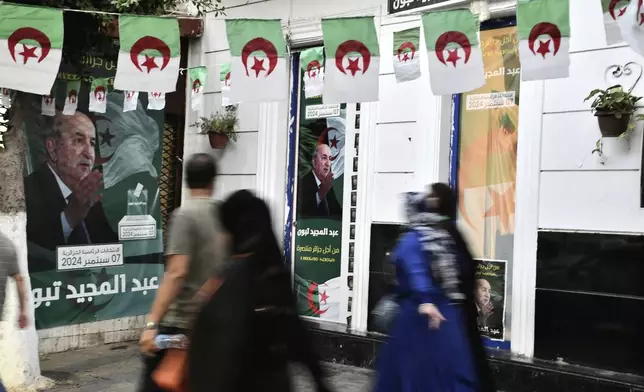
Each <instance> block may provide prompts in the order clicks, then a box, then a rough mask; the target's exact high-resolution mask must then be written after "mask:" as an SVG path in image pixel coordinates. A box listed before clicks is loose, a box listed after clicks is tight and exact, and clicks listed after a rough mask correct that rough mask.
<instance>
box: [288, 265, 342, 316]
mask: <svg viewBox="0 0 644 392" xmlns="http://www.w3.org/2000/svg"><path fill="white" fill-rule="evenodd" d="M294 279H295V282H296V285H295V287H296V295H297V297H298V299H299V301H298V302H299V303H301V304H305V305H306V306H305V307H303V309H301V312H302V313H301V314H302V316H308V317H316V318H320V319H323V320H329V321H339V320H340V315H341V311H342V300H343V299H344V298H345V297H346V289H345V288H344V287H343V278H342V277H337V278H332V279H329V280H327V281H326V282H324V283H315V282H312V281H307V280H305V279H303V278H301V277H300V276H298V275H295V278H294Z"/></svg>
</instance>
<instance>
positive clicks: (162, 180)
mask: <svg viewBox="0 0 644 392" xmlns="http://www.w3.org/2000/svg"><path fill="white" fill-rule="evenodd" d="M177 136H178V135H177V129H176V127H174V126H173V125H172V124H169V123H166V124H165V125H164V128H163V145H162V151H161V175H160V176H159V195H160V197H161V229H162V230H163V232H164V233H165V230H166V227H167V224H168V220H169V219H170V214H171V213H172V211H173V210H174V208H175V206H176V204H175V203H176V196H177V189H176V184H177V179H176V173H177V170H176V169H177V168H176V164H177V163H176V159H175V157H176V156H177V143H178V140H177V139H178V137H177ZM165 240H166V236H163V243H164V245H165Z"/></svg>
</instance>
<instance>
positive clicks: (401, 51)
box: [398, 42, 416, 62]
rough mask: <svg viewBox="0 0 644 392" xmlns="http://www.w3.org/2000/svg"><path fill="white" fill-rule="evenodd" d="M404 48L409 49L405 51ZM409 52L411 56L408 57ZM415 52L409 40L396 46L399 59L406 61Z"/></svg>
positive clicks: (412, 56) (414, 47)
mask: <svg viewBox="0 0 644 392" xmlns="http://www.w3.org/2000/svg"><path fill="white" fill-rule="evenodd" d="M405 49H409V50H408V51H406V52H405ZM410 54H411V58H410V57H409V55H410ZM415 54H416V46H415V45H414V44H413V43H411V42H403V43H402V44H400V46H399V47H398V60H399V61H402V62H407V61H409V60H411V59H413V58H414V55H415ZM401 55H402V58H400V56H401Z"/></svg>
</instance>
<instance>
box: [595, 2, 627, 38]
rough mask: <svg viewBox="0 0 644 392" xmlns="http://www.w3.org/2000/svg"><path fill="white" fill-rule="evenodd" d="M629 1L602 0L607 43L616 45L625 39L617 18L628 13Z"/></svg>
mask: <svg viewBox="0 0 644 392" xmlns="http://www.w3.org/2000/svg"><path fill="white" fill-rule="evenodd" d="M628 2H629V0H602V11H604V31H605V32H606V44H607V45H614V44H617V43H619V42H622V41H623V38H622V33H621V31H620V29H619V25H618V24H617V20H618V19H620V18H621V17H622V16H624V14H625V13H626V8H627V7H628Z"/></svg>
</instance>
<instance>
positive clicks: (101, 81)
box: [89, 78, 107, 113]
mask: <svg viewBox="0 0 644 392" xmlns="http://www.w3.org/2000/svg"><path fill="white" fill-rule="evenodd" d="M106 108H107V78H95V79H94V80H92V85H91V86H90V89H89V111H90V112H94V113H105V110H106Z"/></svg>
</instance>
